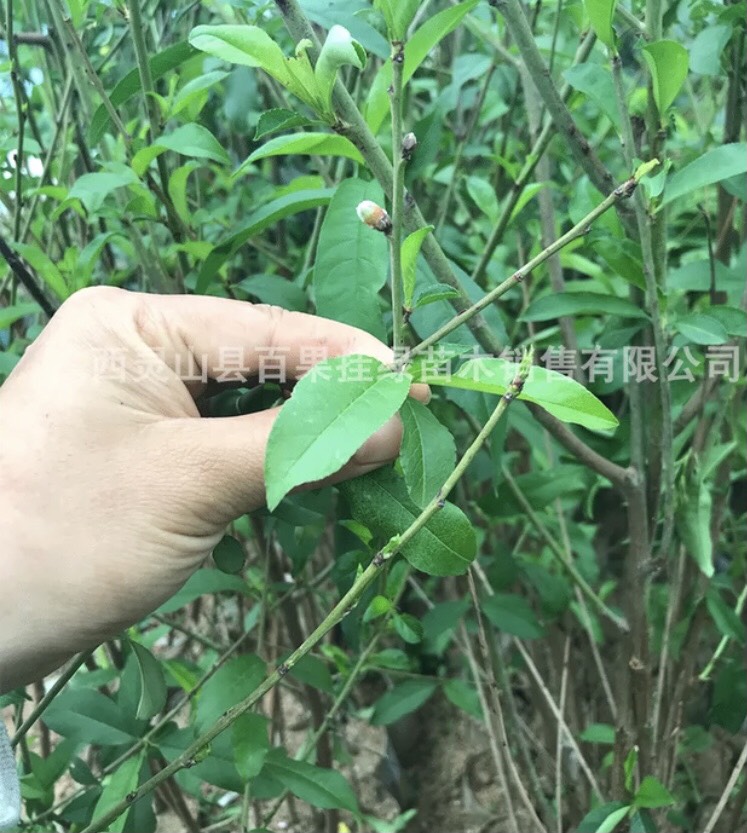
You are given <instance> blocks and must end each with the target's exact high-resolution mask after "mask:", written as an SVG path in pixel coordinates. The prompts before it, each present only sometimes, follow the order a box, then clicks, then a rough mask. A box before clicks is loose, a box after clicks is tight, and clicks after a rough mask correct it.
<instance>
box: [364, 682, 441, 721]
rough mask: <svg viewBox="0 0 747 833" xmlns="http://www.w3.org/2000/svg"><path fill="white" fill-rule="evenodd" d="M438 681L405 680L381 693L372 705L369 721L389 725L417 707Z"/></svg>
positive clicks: (433, 689)
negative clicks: (372, 709)
mask: <svg viewBox="0 0 747 833" xmlns="http://www.w3.org/2000/svg"><path fill="white" fill-rule="evenodd" d="M437 686H438V683H436V682H435V681H431V680H406V681H405V682H403V683H399V684H397V685H395V686H394V688H392V689H390V690H389V691H387V693H386V694H384V695H382V696H381V697H380V698H379V699H378V700H377V701H376V704H375V705H374V711H373V715H372V716H371V723H372V725H374V726H389V725H390V724H391V723H396V722H397V721H398V720H399V719H400V718H401V717H404V716H405V715H406V714H410V713H411V712H414V711H415V710H416V709H419V708H420V707H421V706H422V705H423V704H424V703H425V702H426V701H427V700H428V699H429V698H430V697H431V695H432V694H433V692H434V691H435V690H436V688H437Z"/></svg>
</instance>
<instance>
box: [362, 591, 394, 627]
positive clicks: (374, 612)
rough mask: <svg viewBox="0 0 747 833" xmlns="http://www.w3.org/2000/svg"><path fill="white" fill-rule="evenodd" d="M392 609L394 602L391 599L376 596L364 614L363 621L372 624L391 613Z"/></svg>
mask: <svg viewBox="0 0 747 833" xmlns="http://www.w3.org/2000/svg"><path fill="white" fill-rule="evenodd" d="M391 609H392V602H391V600H390V599H387V597H386V596H374V597H373V599H371V602H370V603H369V605H368V607H367V608H366V612H365V613H364V614H363V621H364V622H372V621H373V620H374V619H378V618H379V617H380V616H384V615H385V614H386V613H389V611H390V610H391Z"/></svg>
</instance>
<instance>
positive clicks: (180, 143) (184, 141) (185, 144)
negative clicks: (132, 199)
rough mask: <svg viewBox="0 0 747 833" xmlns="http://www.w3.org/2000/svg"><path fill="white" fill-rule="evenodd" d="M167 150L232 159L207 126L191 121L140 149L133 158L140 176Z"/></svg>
mask: <svg viewBox="0 0 747 833" xmlns="http://www.w3.org/2000/svg"><path fill="white" fill-rule="evenodd" d="M167 150H173V151H175V152H176V153H180V154H181V155H182V156H192V157H194V158H195V159H211V160H212V161H213V162H222V163H223V164H228V163H229V161H230V160H229V158H228V154H227V153H226V151H225V150H224V149H223V146H222V145H221V144H220V142H219V141H218V140H217V139H216V138H215V136H213V134H212V133H211V132H210V131H209V130H208V129H207V128H206V127H203V126H202V125H201V124H195V123H194V122H190V124H183V125H182V126H181V127H177V129H176V130H174V131H172V132H171V133H167V134H165V135H164V136H159V137H158V139H157V140H156V141H155V142H154V143H153V144H152V145H149V146H148V147H145V148H143V149H142V150H140V151H138V152H137V153H136V154H135V156H134V157H133V160H132V167H133V170H134V171H135V173H137V174H138V176H142V175H143V174H144V173H145V171H146V169H147V167H148V165H150V163H151V162H152V161H153V160H154V159H155V158H156V157H157V156H160V155H161V154H162V153H163V152H164V151H167Z"/></svg>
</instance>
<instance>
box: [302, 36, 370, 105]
mask: <svg viewBox="0 0 747 833" xmlns="http://www.w3.org/2000/svg"><path fill="white" fill-rule="evenodd" d="M365 64H366V53H365V52H364V51H363V47H362V46H361V45H360V44H359V43H358V42H357V41H355V40H353V37H352V36H351V34H350V32H348V30H347V29H346V28H345V27H344V26H339V25H337V24H335V25H334V26H333V27H332V28H331V29H330V30H329V32H328V33H327V38H326V40H325V41H324V44H323V45H322V48H321V51H320V52H319V58H318V59H317V62H316V66H315V67H314V75H315V77H316V82H317V88H318V92H319V96H320V98H321V101H322V104H323V105H324V108H325V111H327V112H328V111H330V108H331V102H332V88H333V87H334V85H335V79H336V78H337V73H338V71H339V69H340V67H341V66H345V65H351V66H354V67H356V68H357V69H363V67H364V66H365Z"/></svg>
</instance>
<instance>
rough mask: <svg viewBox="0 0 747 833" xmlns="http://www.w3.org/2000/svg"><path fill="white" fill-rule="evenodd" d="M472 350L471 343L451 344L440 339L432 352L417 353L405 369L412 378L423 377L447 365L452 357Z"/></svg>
mask: <svg viewBox="0 0 747 833" xmlns="http://www.w3.org/2000/svg"><path fill="white" fill-rule="evenodd" d="M473 350H474V345H472V344H452V343H450V342H446V341H441V342H439V344H438V346H436V347H434V348H433V350H432V352H431V351H429V352H428V353H423V354H422V355H417V356H415V357H414V358H413V360H412V361H411V362H410V363H409V364H408V365H407V367H406V368H405V370H407V372H408V373H409V374H410V375H411V376H412V377H413V379H421V378H425V376H427V375H428V374H430V373H435V372H436V371H437V369H438V368H441V367H443V366H444V365H448V364H449V363H450V362H451V361H452V360H453V359H456V358H458V357H459V356H463V355H465V353H471V352H472V351H473Z"/></svg>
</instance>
